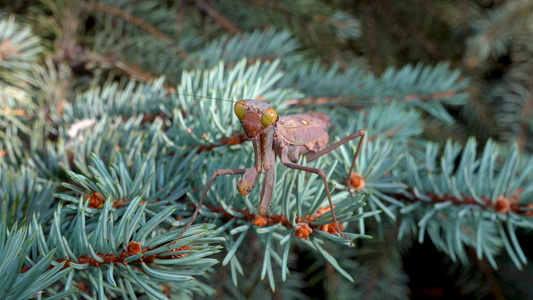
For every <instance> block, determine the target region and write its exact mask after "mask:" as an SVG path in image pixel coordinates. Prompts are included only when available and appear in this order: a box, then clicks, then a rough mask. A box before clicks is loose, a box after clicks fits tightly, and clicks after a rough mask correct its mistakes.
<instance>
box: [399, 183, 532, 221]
mask: <svg viewBox="0 0 533 300" xmlns="http://www.w3.org/2000/svg"><path fill="white" fill-rule="evenodd" d="M407 191H408V192H409V193H410V196H411V197H407V196H405V195H402V194H397V195H395V197H396V199H398V200H404V201H406V202H414V201H424V202H425V200H422V199H420V198H419V197H417V196H416V194H415V193H414V191H412V190H407ZM521 191H522V189H518V190H516V191H515V192H514V194H513V195H512V196H511V197H504V196H498V197H497V198H496V201H494V203H493V202H492V201H491V200H490V199H489V198H487V197H484V196H481V197H480V199H481V202H482V203H479V202H478V201H476V200H475V199H474V198H473V197H470V196H464V195H463V196H462V199H459V198H457V197H455V196H452V195H443V196H442V197H441V196H438V195H436V194H433V193H425V196H427V197H429V198H430V202H431V203H442V202H448V201H450V202H452V203H453V204H454V205H457V206H461V205H475V206H478V207H481V208H485V209H490V210H492V211H494V212H497V213H501V214H506V213H508V212H509V211H513V212H514V213H516V214H519V215H525V216H529V217H531V216H533V210H522V208H533V203H531V204H517V202H518V200H519V199H518V195H519V194H520V192H521Z"/></svg>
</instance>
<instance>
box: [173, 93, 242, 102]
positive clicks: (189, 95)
mask: <svg viewBox="0 0 533 300" xmlns="http://www.w3.org/2000/svg"><path fill="white" fill-rule="evenodd" d="M174 94H175V95H181V96H188V97H196V98H206V99H213V100H220V101H227V102H231V103H235V102H237V101H233V100H229V99H222V98H215V97H206V96H198V95H191V94H181V93H174Z"/></svg>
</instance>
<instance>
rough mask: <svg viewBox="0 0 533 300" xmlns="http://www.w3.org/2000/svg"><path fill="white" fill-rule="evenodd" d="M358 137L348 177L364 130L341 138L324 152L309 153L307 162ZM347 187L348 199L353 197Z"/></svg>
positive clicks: (361, 141)
mask: <svg viewBox="0 0 533 300" xmlns="http://www.w3.org/2000/svg"><path fill="white" fill-rule="evenodd" d="M358 137H361V139H360V140H359V144H357V150H355V155H354V156H353V159H352V165H351V167H350V172H348V176H350V174H352V171H353V168H354V166H355V160H356V159H357V156H358V155H359V151H360V150H361V145H362V144H363V139H364V138H365V131H364V130H362V129H361V130H358V131H356V132H354V133H352V134H350V135H349V136H347V137H345V138H343V139H342V140H340V141H338V142H336V143H334V144H332V145H331V146H329V147H327V148H325V149H324V150H322V151H318V152H314V153H309V154H307V155H306V157H307V161H308V162H311V161H313V160H315V159H317V158H319V157H320V156H322V155H324V154H327V153H329V152H331V151H332V150H334V149H336V148H338V147H340V146H342V145H344V144H346V143H348V142H349V141H351V140H353V139H355V138H358ZM346 186H347V187H348V192H349V193H350V197H353V195H352V190H351V188H350V185H349V184H347V185H346Z"/></svg>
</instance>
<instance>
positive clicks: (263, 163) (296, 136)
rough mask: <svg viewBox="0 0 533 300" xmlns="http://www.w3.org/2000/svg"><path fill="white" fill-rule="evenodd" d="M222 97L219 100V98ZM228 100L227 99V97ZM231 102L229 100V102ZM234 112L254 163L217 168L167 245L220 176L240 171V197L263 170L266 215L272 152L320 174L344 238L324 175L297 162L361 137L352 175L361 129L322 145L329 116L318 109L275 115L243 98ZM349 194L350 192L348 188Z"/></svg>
mask: <svg viewBox="0 0 533 300" xmlns="http://www.w3.org/2000/svg"><path fill="white" fill-rule="evenodd" d="M220 100H222V99H220ZM227 101H229V100H227ZM232 102H233V101H232ZM234 112H235V115H236V116H237V118H238V119H239V121H240V122H241V125H242V128H243V131H244V134H245V136H246V137H247V138H248V139H250V140H252V143H253V149H254V156H255V163H254V165H253V166H252V167H250V168H245V169H217V170H215V171H214V172H213V174H211V177H210V178H209V181H208V183H207V186H206V187H205V190H204V192H203V194H202V197H201V198H200V201H199V202H198V205H197V206H196V209H195V210H194V213H193V215H192V218H191V220H190V221H189V222H188V223H187V225H185V227H184V228H183V229H182V230H181V232H180V233H179V235H178V236H177V238H176V239H175V240H174V241H172V242H171V244H173V243H175V242H176V241H178V240H179V239H180V238H181V236H182V235H183V233H185V231H187V229H188V228H189V226H191V224H192V223H194V221H195V220H196V216H197V215H198V212H199V211H200V207H201V206H202V203H203V202H204V199H205V197H206V195H207V192H208V191H209V188H210V187H211V184H212V183H213V180H214V179H215V178H216V177H218V176H221V175H237V174H243V176H242V179H241V180H240V181H239V182H238V183H237V190H238V191H239V193H240V194H241V196H243V197H244V196H246V195H248V193H250V191H251V190H252V188H253V184H254V182H255V180H256V179H257V177H258V175H259V174H260V173H264V174H265V176H264V180H263V186H262V188H261V196H260V200H259V207H258V213H259V215H261V216H265V215H266V214H267V210H268V208H269V206H270V202H271V199H272V192H273V190H274V182H275V177H276V174H275V171H274V169H275V168H274V164H275V162H276V155H277V156H278V157H279V158H280V161H281V163H282V164H283V165H285V166H287V167H289V168H291V169H295V170H301V171H306V172H309V173H314V174H317V175H318V176H320V177H322V181H323V182H324V187H325V190H326V196H327V198H328V201H329V206H330V211H331V217H332V219H333V223H334V224H335V226H336V229H337V232H338V233H339V235H340V236H342V237H344V238H347V237H346V236H345V235H344V234H342V232H341V230H340V228H339V224H338V222H337V218H336V216H335V212H334V210H333V201H332V200H331V195H330V192H329V187H328V183H327V181H326V174H325V172H324V171H323V170H321V169H318V168H312V167H307V166H304V165H300V164H297V161H298V158H299V156H300V155H306V156H307V162H311V161H313V160H315V159H317V158H319V157H321V156H322V155H324V154H327V153H329V152H331V151H332V150H334V149H336V148H338V147H339V146H341V145H343V144H345V143H347V142H349V141H351V140H353V139H355V138H357V137H361V139H360V140H359V144H358V145H357V150H356V152H355V155H354V157H353V160H352V165H351V167H350V172H349V173H348V175H350V174H352V171H353V168H354V165H355V161H356V159H357V156H358V154H359V151H360V149H361V145H362V143H363V138H364V136H365V132H364V130H358V131H356V132H354V133H352V134H350V135H348V136H347V137H345V138H343V139H342V140H340V141H338V142H336V143H334V144H332V145H331V146H329V147H326V146H327V144H328V140H329V136H328V133H327V128H328V127H329V117H328V115H326V114H325V113H322V112H312V113H304V114H294V115H287V116H278V115H277V113H276V111H275V110H274V109H273V108H272V107H271V106H270V105H269V104H267V103H265V102H262V101H259V100H253V99H247V100H241V101H238V102H236V103H235V105H234ZM347 186H348V190H349V191H350V187H349V185H347ZM350 194H351V191H350Z"/></svg>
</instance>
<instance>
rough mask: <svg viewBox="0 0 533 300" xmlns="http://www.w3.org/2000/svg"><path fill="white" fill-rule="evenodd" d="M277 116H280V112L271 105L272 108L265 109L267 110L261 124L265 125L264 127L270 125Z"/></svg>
mask: <svg viewBox="0 0 533 300" xmlns="http://www.w3.org/2000/svg"><path fill="white" fill-rule="evenodd" d="M277 118H278V114H277V113H276V111H275V110H274V109H273V108H272V107H271V108H269V109H267V110H265V112H264V113H263V115H262V116H261V125H263V127H268V126H270V125H271V124H272V123H274V122H275V121H276V120H277Z"/></svg>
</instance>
